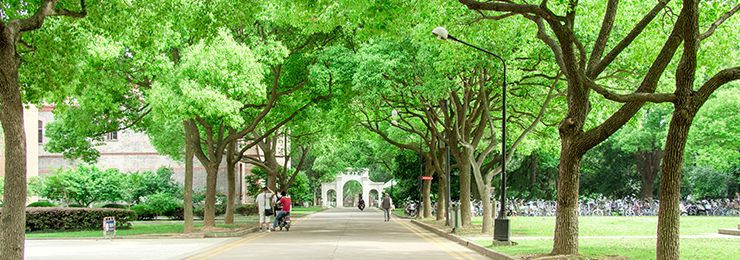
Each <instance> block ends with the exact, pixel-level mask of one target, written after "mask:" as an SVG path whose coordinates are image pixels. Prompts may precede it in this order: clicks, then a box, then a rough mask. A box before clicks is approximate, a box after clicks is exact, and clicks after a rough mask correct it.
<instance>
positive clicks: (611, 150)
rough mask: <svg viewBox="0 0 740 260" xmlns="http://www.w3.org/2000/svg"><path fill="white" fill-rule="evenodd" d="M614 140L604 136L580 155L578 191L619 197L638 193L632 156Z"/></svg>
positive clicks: (582, 193) (588, 194)
mask: <svg viewBox="0 0 740 260" xmlns="http://www.w3.org/2000/svg"><path fill="white" fill-rule="evenodd" d="M618 142H619V141H614V140H613V139H612V138H610V139H607V140H606V141H604V142H603V143H601V144H599V145H597V146H596V147H594V148H592V149H591V150H589V151H588V152H587V153H586V154H585V155H583V161H582V163H581V172H580V174H581V176H580V179H581V185H580V191H579V194H581V195H584V196H589V197H596V196H600V195H603V196H605V197H607V198H611V199H621V198H624V197H627V196H633V195H636V194H639V193H640V190H639V189H638V185H637V182H638V181H639V180H640V179H641V178H640V176H639V175H638V173H639V172H638V171H636V169H635V168H636V167H635V156H632V155H631V154H629V153H628V152H625V151H624V150H623V149H622V148H620V146H619V145H618V144H617V143H618ZM643 189H644V188H643ZM650 195H651V196H652V190H651V193H650Z"/></svg>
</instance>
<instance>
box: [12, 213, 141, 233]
mask: <svg viewBox="0 0 740 260" xmlns="http://www.w3.org/2000/svg"><path fill="white" fill-rule="evenodd" d="M0 214H1V213H0ZM105 217H114V218H116V227H119V228H120V227H129V226H131V221H132V220H135V219H136V212H134V211H132V210H127V209H100V208H98V209H91V208H58V207H57V208H39V207H34V208H26V231H35V230H49V229H53V230H84V229H86V230H102V229H103V218H105ZM1 218H2V215H0V219H1Z"/></svg>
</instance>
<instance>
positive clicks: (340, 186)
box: [336, 176, 344, 208]
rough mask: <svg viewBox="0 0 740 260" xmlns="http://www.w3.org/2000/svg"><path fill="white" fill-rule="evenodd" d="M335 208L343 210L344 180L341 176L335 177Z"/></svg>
mask: <svg viewBox="0 0 740 260" xmlns="http://www.w3.org/2000/svg"><path fill="white" fill-rule="evenodd" d="M336 191H337V208H344V180H343V179H342V177H341V176H338V177H337V189H336Z"/></svg>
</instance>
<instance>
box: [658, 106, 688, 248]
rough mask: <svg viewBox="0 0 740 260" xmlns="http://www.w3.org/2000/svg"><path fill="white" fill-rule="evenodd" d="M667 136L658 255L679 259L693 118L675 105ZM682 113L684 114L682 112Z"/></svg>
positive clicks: (662, 178) (661, 184) (659, 217)
mask: <svg viewBox="0 0 740 260" xmlns="http://www.w3.org/2000/svg"><path fill="white" fill-rule="evenodd" d="M675 109H676V110H675V112H674V113H673V118H672V119H671V123H670V126H669V129H668V138H667V139H666V151H665V152H666V156H665V161H664V162H663V169H662V176H661V178H660V211H659V212H658V241H657V249H656V254H657V258H656V259H679V240H678V239H679V237H678V235H679V227H680V225H679V218H680V216H681V208H680V201H679V199H680V197H681V168H682V167H683V154H684V148H685V146H686V138H687V137H688V132H689V126H690V124H691V121H690V119H689V118H687V117H686V115H685V114H686V110H685V109H680V107H678V106H676V108H675ZM682 114H683V115H682Z"/></svg>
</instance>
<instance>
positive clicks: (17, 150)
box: [0, 0, 87, 259]
mask: <svg viewBox="0 0 740 260" xmlns="http://www.w3.org/2000/svg"><path fill="white" fill-rule="evenodd" d="M58 2H59V0H46V1H43V2H42V3H41V4H37V3H36V2H34V3H25V2H14V3H8V4H6V6H7V9H6V6H3V16H2V19H0V73H1V74H2V75H4V76H3V77H2V79H0V99H1V100H2V106H1V107H0V124H2V127H3V132H4V135H5V142H6V143H5V178H6V180H5V183H4V185H5V190H6V191H7V195H6V196H5V200H4V201H3V208H2V215H3V216H4V217H3V218H2V222H1V223H2V224H1V225H0V226H2V229H1V230H0V241H2V242H0V255H3V257H4V258H6V259H23V248H24V240H25V239H24V238H25V233H24V231H25V223H26V221H25V219H26V218H25V210H24V209H25V205H26V136H25V133H24V130H23V92H22V91H21V86H22V85H21V84H19V79H20V78H21V74H20V73H19V72H20V70H21V65H22V64H23V57H24V56H26V57H27V56H28V55H32V52H33V51H34V50H38V49H39V48H41V50H45V51H52V50H53V49H54V48H53V47H51V44H52V43H50V42H33V41H30V40H29V38H28V37H23V36H24V35H25V36H28V35H30V34H32V33H33V32H34V31H38V30H39V29H41V28H42V27H43V25H44V22H45V21H46V20H47V19H46V18H48V17H50V16H69V17H77V18H81V17H85V15H87V9H86V6H85V1H84V0H82V1H80V5H79V7H77V6H74V9H78V8H79V9H80V11H70V10H69V9H66V8H65V7H72V6H73V5H72V4H71V3H66V1H65V2H64V4H62V6H60V7H61V8H59V7H57V3H58ZM52 23H53V22H52ZM48 32H50V33H51V34H50V35H55V34H56V35H58V36H62V35H61V34H65V33H64V32H61V31H54V30H49V31H48ZM57 33H58V34H57ZM34 44H37V45H34ZM46 44H49V45H46ZM56 47H59V46H56ZM46 48H49V49H46ZM29 51H30V52H29ZM70 52H73V51H70ZM29 53H31V54H29ZM44 58H47V57H44ZM42 62H44V63H51V62H53V61H50V60H45V61H42ZM23 76H29V77H30V75H23ZM61 80H64V79H61ZM24 83H26V82H24ZM28 83H31V82H28ZM29 85H34V86H38V85H35V84H29ZM58 85H59V84H53V85H52V86H49V87H50V88H51V87H55V86H58ZM37 98H38V97H37Z"/></svg>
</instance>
